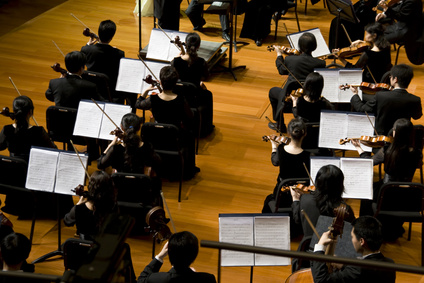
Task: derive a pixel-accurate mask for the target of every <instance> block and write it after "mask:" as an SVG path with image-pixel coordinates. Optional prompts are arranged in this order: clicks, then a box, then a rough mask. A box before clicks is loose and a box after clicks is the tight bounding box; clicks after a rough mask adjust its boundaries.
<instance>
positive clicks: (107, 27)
mask: <svg viewBox="0 0 424 283" xmlns="http://www.w3.org/2000/svg"><path fill="white" fill-rule="evenodd" d="M115 32H116V24H115V23H114V22H113V21H111V20H106V21H103V22H101V23H100V25H99V38H100V41H101V42H102V43H109V42H110V41H111V40H112V38H113V36H114V35H115Z"/></svg>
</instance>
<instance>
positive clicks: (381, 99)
mask: <svg viewBox="0 0 424 283" xmlns="http://www.w3.org/2000/svg"><path fill="white" fill-rule="evenodd" d="M413 76H414V73H413V70H412V67H410V66H408V65H405V64H400V65H396V66H393V68H392V69H391V70H390V85H391V86H393V87H394V89H393V90H391V91H379V92H377V93H376V94H375V95H374V97H373V99H371V100H370V101H368V102H364V101H362V100H361V99H360V98H359V96H358V95H357V94H358V89H357V88H355V87H351V88H350V89H351V90H352V92H353V94H354V95H353V96H352V98H351V100H350V102H351V104H352V107H353V108H354V109H355V111H358V112H369V113H374V114H375V116H376V122H375V128H376V130H377V133H378V134H379V135H387V134H388V133H389V131H390V130H391V129H392V127H393V124H394V122H395V121H396V120H397V119H399V118H406V119H408V120H410V119H411V118H413V119H415V120H417V119H419V118H421V116H422V115H423V113H422V106H421V98H419V97H418V96H415V95H413V94H411V93H408V91H407V90H406V89H407V88H408V86H409V83H410V82H411V80H412V77H413Z"/></svg>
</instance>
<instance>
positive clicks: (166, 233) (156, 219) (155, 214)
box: [146, 206, 172, 244]
mask: <svg viewBox="0 0 424 283" xmlns="http://www.w3.org/2000/svg"><path fill="white" fill-rule="evenodd" d="M168 222H169V219H168V218H166V217H165V211H164V210H163V208H162V207H160V206H155V207H153V208H152V209H150V210H149V212H147V215H146V223H147V225H148V226H149V227H148V229H150V232H152V233H154V237H155V238H156V240H157V243H158V244H160V243H161V242H163V241H166V240H168V239H169V238H170V237H171V236H172V232H171V230H170V229H169V227H168V225H167V223H168Z"/></svg>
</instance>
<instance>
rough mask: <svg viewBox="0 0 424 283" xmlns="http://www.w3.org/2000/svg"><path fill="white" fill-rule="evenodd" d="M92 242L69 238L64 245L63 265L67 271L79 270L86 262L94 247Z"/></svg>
mask: <svg viewBox="0 0 424 283" xmlns="http://www.w3.org/2000/svg"><path fill="white" fill-rule="evenodd" d="M93 245H94V243H93V242H92V241H86V240H81V239H75V238H69V239H67V240H66V241H65V243H63V264H64V265H65V270H77V269H78V268H79V267H80V266H81V265H82V264H83V263H84V262H85V261H87V255H88V254H89V253H88V252H89V250H90V249H91V248H92V247H93Z"/></svg>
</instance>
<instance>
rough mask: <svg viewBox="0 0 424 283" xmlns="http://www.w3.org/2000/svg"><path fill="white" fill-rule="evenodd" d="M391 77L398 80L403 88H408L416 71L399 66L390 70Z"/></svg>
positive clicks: (408, 67) (404, 65) (409, 67)
mask: <svg viewBox="0 0 424 283" xmlns="http://www.w3.org/2000/svg"><path fill="white" fill-rule="evenodd" d="M390 76H391V77H392V78H397V82H398V84H399V86H400V87H401V88H407V87H408V86H409V83H410V82H411V80H412V78H413V77H414V71H413V70H412V67H411V66H408V65H406V64H399V65H395V66H393V68H392V69H391V70H390Z"/></svg>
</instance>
